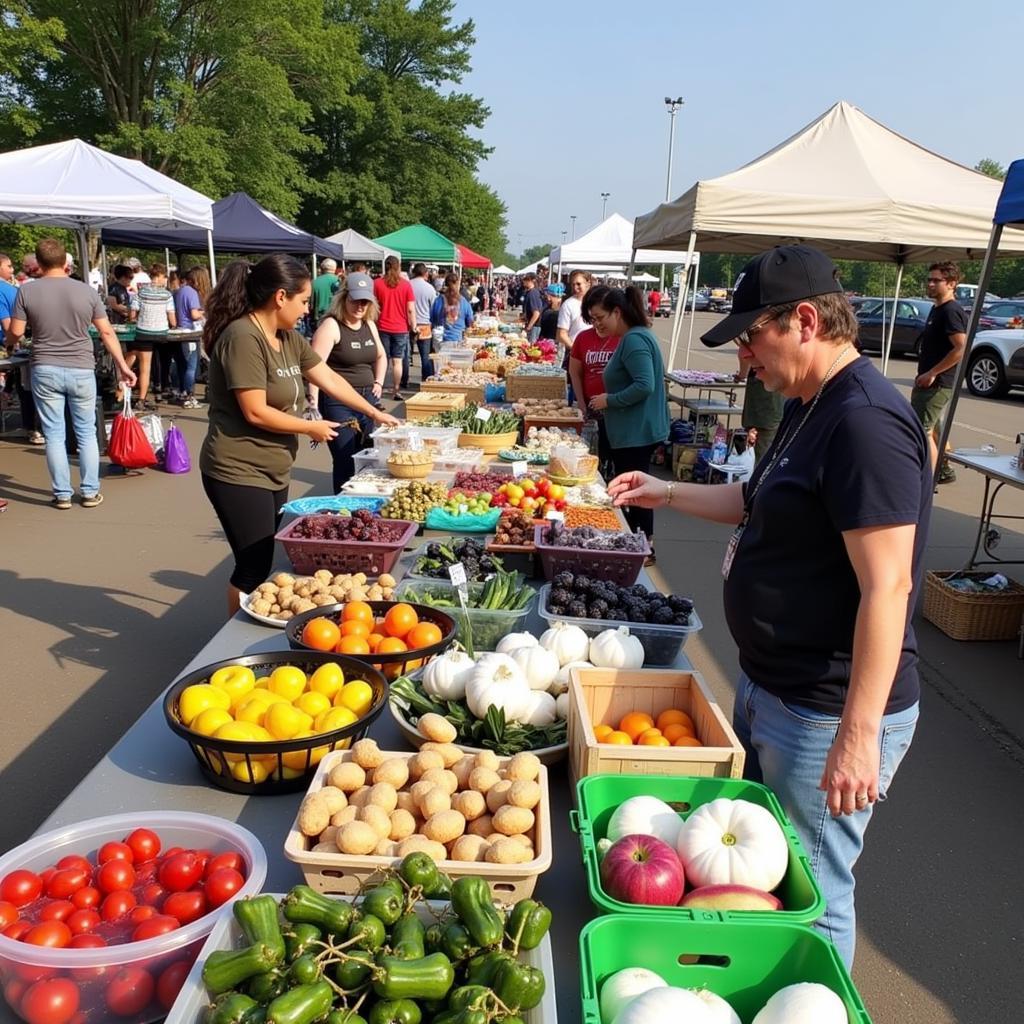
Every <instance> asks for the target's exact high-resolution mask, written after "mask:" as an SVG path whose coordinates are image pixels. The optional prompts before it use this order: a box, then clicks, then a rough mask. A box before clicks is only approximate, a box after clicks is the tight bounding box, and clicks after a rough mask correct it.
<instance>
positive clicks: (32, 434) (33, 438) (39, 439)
mask: <svg viewBox="0 0 1024 1024" xmlns="http://www.w3.org/2000/svg"><path fill="white" fill-rule="evenodd" d="M28 443H29V444H36V445H40V444H46V438H45V437H43V435H42V434H40V433H39V431H38V430H30V431H29V432H28Z"/></svg>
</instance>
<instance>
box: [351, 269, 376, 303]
mask: <svg viewBox="0 0 1024 1024" xmlns="http://www.w3.org/2000/svg"><path fill="white" fill-rule="evenodd" d="M347 294H348V297H349V298H350V299H352V300H353V301H356V302H358V301H359V300H360V299H368V300H369V301H370V302H373V301H374V299H375V298H376V296H375V295H374V294H373V282H372V281H371V280H370V279H369V278H368V277H367V276H366V275H365V274H356V275H355V276H353V277H350V278H349V279H348V293H347Z"/></svg>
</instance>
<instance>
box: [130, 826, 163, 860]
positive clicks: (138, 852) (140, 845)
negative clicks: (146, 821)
mask: <svg viewBox="0 0 1024 1024" xmlns="http://www.w3.org/2000/svg"><path fill="white" fill-rule="evenodd" d="M124 843H125V846H127V847H129V848H130V849H131V851H132V854H133V856H134V857H135V860H136V861H144V860H152V859H153V858H154V857H155V856H156V855H157V854H158V853H159V852H160V837H159V836H158V835H157V834H156V833H155V832H151V831H150V830H149V829H148V828H137V829H136V830H135V831H134V832H132V833H131V834H130V835H127V836H125V840H124Z"/></svg>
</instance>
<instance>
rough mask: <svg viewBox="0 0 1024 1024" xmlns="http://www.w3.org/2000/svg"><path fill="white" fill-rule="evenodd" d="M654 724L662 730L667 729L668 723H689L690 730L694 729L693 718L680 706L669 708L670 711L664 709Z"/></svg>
mask: <svg viewBox="0 0 1024 1024" xmlns="http://www.w3.org/2000/svg"><path fill="white" fill-rule="evenodd" d="M654 724H655V725H656V726H657V727H658V728H659V729H660V730H661V731H662V732H664V731H665V726H666V725H688V726H689V727H690V731H691V732H692V731H693V719H692V718H691V717H690V716H689V715H688V714H687V713H686V712H685V711H680V710H679V709H678V708H669V710H668V711H662V713H661V714H660V715H658V717H657V719H656V720H655V723H654Z"/></svg>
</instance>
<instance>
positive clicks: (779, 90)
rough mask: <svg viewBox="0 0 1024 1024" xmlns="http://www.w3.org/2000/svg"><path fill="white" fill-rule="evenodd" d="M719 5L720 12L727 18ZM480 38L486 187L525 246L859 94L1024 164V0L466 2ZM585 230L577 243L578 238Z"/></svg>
mask: <svg viewBox="0 0 1024 1024" xmlns="http://www.w3.org/2000/svg"><path fill="white" fill-rule="evenodd" d="M716 11H717V12H718V13H715V12H716ZM455 16H456V18H457V19H459V20H463V19H465V18H467V17H472V18H473V20H474V22H475V24H476V28H477V34H476V35H477V43H476V46H475V47H474V50H473V71H472V73H471V74H470V75H469V76H467V78H466V79H465V80H464V82H463V83H462V86H461V87H460V88H461V89H463V90H465V91H467V92H470V93H472V94H473V95H475V96H479V97H480V98H481V99H482V100H483V101H484V102H485V103H486V104H487V106H489V107H490V109H491V116H490V118H489V119H488V121H487V124H486V126H485V128H484V131H483V133H482V138H483V140H484V141H485V142H486V143H487V145H489V146H491V147H493V149H494V152H493V153H492V155H491V157H490V159H489V160H488V161H487V162H486V163H485V164H483V165H482V166H481V169H480V177H481V178H482V179H483V180H484V181H486V182H487V183H488V184H489V185H491V186H492V187H493V188H494V189H495V190H496V191H497V192H498V194H499V195H500V196H501V198H502V199H503V200H504V202H505V203H506V205H507V207H508V231H507V233H508V238H509V249H510V251H511V252H512V253H516V254H518V253H520V252H522V251H523V249H525V248H527V247H529V246H531V245H536V244H538V243H542V242H553V243H556V244H557V243H558V242H560V241H561V238H562V235H561V233H562V231H563V230H565V231H570V232H571V228H570V220H569V218H570V215H571V214H576V217H577V219H576V235H577V237H578V236H579V235H581V234H582V233H583V232H584V231H586V230H587V229H588V228H590V227H593V225H594V224H596V223H598V221H600V219H601V198H600V193H602V192H610V193H611V198H610V199H609V201H608V212H609V213H611V212H613V211H617V212H619V213H621V214H623V215H624V216H626V217H629V218H632V217H635V216H637V215H638V214H641V213H645V212H646V211H648V210H650V209H652V208H653V207H654V206H656V205H657V204H658V203H659V202H661V201H662V200H663V199H664V196H665V175H666V170H667V163H668V131H669V116H668V113H667V112H666V108H665V104H664V98H665V97H666V96H673V97H675V96H682V97H683V99H684V100H685V106H683V108H682V109H681V110H680V111H679V113H678V114H677V115H676V144H675V157H674V163H673V172H672V194H673V196H676V195H679V194H680V193H682V192H684V191H685V190H686V189H687V188H689V187H690V186H691V185H692V184H693V183H694V182H695V181H697V180H699V179H701V178H712V177H716V176H717V175H719V174H725V173H727V172H728V171H731V170H734V169H735V168H737V167H739V166H741V165H742V164H745V163H747V162H749V161H750V160H752V159H754V158H755V157H757V156H759V155H760V154H761V153H764V152H766V151H767V150H769V149H771V148H772V147H773V146H775V145H776V144H777V143H779V142H781V141H782V140H783V139H785V138H787V137H788V136H790V135H792V134H794V133H795V132H796V131H798V130H799V129H800V128H802V127H803V126H804V125H806V124H808V123H809V122H811V121H813V120H814V119H815V118H817V117H818V116H819V115H820V114H822V113H824V112H825V111H826V110H827V109H828V108H829V107H831V106H832V104H833V103H835V102H837V101H838V100H841V99H842V100H847V101H849V102H850V103H853V104H854V105H855V106H857V107H859V108H860V109H861V110H863V111H864V112H865V113H866V114H868V115H870V116H871V117H874V118H875V119H876V120H878V121H881V122H882V123H883V124H885V125H887V126H888V127H890V128H892V129H893V130H894V131H897V132H899V133H900V134H902V135H904V136H906V137H907V138H909V139H911V140H913V141H914V142H917V143H919V144H920V145H923V146H925V147H927V148H928V149H932V150H934V151H936V152H938V153H941V154H942V155H944V156H947V157H949V158H950V159H953V160H956V161H958V162H960V163H963V164H966V165H968V166H974V164H976V163H977V162H978V160H980V159H981V158H982V157H990V158H992V159H994V160H998V161H999V162H1000V163H1001V164H1003V165H1004V166H1005V165H1006V164H1008V163H1009V162H1010V161H1011V160H1014V159H1016V158H1019V157H1024V132H1022V131H1021V125H1022V121H1024V78H1022V75H1021V38H1022V35H1024V4H1022V3H1020V0H1002V2H996V0H977V2H974V3H970V4H964V5H956V4H948V5H947V4H943V3H938V2H934V0H933V2H930V3H924V2H920V0H906V2H905V0H889V2H887V3H881V2H878V0H868V2H862V3H861V4H859V5H855V4H842V5H840V4H836V3H829V2H826V0H818V2H816V3H810V2H806V0H780V2H777V3H762V2H754V0H733V2H732V3H726V4H722V5H721V6H718V5H712V4H701V5H697V4H694V3H691V2H686V0H676V2H674V3H673V2H661V0H657V2H653V3H652V2H648V3H644V4H639V3H630V2H628V0H627V2H622V0H618V2H611V0H593V2H589V3H581V2H576V3H572V4H569V3H560V2H558V0H548V2H547V3H545V4H529V5H526V6H525V7H524V6H523V5H521V4H497V3H493V2H491V0H485V2H480V0H476V2H472V0H458V2H457V3H456V8H455ZM567 237H568V236H567Z"/></svg>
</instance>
